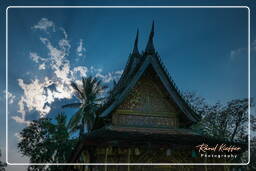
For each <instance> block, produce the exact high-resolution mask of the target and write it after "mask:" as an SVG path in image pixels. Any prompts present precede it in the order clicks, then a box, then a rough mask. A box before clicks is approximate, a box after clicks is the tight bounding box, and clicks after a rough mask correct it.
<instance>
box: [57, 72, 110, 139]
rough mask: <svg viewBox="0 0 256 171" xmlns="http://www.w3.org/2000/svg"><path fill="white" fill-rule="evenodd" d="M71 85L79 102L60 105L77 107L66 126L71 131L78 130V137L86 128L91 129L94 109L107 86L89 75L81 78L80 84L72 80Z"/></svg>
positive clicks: (93, 120) (100, 100)
mask: <svg viewBox="0 0 256 171" xmlns="http://www.w3.org/2000/svg"><path fill="white" fill-rule="evenodd" d="M71 86H72V87H73V89H74V91H75V96H76V97H77V98H78V99H79V102H78V103H71V104H66V105H64V106H62V107H63V108H65V107H72V108H73V107H75V108H79V110H78V111H77V112H76V113H75V114H74V115H73V116H72V118H71V119H70V121H69V124H68V126H69V128H70V129H71V131H73V132H75V131H77V130H79V137H81V136H82V135H83V134H85V132H86V129H87V132H90V131H91V130H92V128H93V125H94V122H95V119H96V117H97V115H96V111H97V110H98V109H99V108H100V107H101V106H102V102H103V100H104V97H103V96H102V94H103V92H104V90H105V89H106V88H107V87H106V86H104V85H102V81H101V80H99V79H97V78H93V77H91V76H90V77H87V78H82V85H81V86H80V85H78V84H77V83H75V82H72V83H71Z"/></svg>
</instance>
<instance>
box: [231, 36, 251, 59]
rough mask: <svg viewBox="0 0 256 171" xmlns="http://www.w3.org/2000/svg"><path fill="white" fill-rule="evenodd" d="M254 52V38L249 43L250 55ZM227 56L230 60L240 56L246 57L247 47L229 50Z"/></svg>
mask: <svg viewBox="0 0 256 171" xmlns="http://www.w3.org/2000/svg"><path fill="white" fill-rule="evenodd" d="M255 52H256V39H254V40H253V41H252V43H251V56H253V55H255ZM229 56H230V59H231V60H235V59H237V58H240V57H247V56H248V48H247V47H246V48H245V47H242V48H238V49H234V50H231V51H230V55H229Z"/></svg>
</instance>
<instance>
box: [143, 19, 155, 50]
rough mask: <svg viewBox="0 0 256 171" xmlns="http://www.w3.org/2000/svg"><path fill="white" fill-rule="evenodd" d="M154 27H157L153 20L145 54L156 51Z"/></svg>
mask: <svg viewBox="0 0 256 171" xmlns="http://www.w3.org/2000/svg"><path fill="white" fill-rule="evenodd" d="M154 27H155V22H154V20H153V23H152V28H151V32H150V35H149V39H148V43H147V46H146V50H145V54H154V53H155V47H154V42H153V39H154V32H155V31H154V29H155V28H154Z"/></svg>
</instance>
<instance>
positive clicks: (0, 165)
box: [0, 150, 6, 171]
mask: <svg viewBox="0 0 256 171" xmlns="http://www.w3.org/2000/svg"><path fill="white" fill-rule="evenodd" d="M1 156H2V153H1V150H0V158H1ZM5 167H6V163H4V162H2V161H0V171H5Z"/></svg>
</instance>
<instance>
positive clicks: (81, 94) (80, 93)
mask: <svg viewBox="0 0 256 171" xmlns="http://www.w3.org/2000/svg"><path fill="white" fill-rule="evenodd" d="M71 86H72V87H73V89H75V91H76V92H77V93H78V94H79V96H81V97H82V98H84V94H83V93H82V91H81V90H80V89H79V87H78V85H77V84H76V83H75V82H71Z"/></svg>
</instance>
